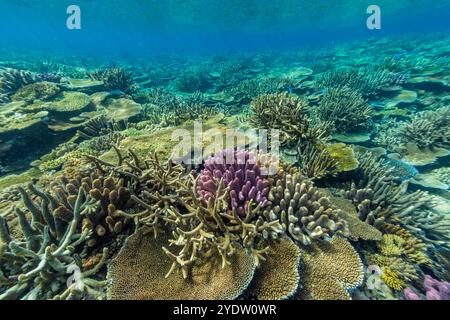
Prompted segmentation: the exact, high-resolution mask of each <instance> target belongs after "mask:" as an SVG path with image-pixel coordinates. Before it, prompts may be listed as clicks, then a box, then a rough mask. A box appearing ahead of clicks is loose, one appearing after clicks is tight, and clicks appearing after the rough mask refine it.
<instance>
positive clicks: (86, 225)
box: [50, 171, 134, 247]
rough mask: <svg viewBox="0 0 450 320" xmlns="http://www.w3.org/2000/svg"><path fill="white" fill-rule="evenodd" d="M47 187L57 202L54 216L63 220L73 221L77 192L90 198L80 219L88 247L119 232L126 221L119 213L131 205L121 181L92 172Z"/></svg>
mask: <svg viewBox="0 0 450 320" xmlns="http://www.w3.org/2000/svg"><path fill="white" fill-rule="evenodd" d="M50 188H51V193H52V194H53V196H54V197H55V199H57V201H58V203H59V206H58V207H57V208H56V209H55V211H54V215H55V216H56V217H58V218H59V219H61V220H64V221H70V220H71V219H72V212H73V206H74V200H75V199H76V195H77V194H78V192H79V190H83V192H85V193H86V194H88V195H89V200H88V202H87V203H86V205H85V206H86V210H85V215H84V217H83V220H82V230H89V231H90V235H89V236H88V241H87V245H88V246H89V247H93V246H94V245H95V244H96V243H97V241H99V240H100V239H102V238H106V237H107V236H108V234H118V233H120V232H121V231H122V230H123V229H124V227H125V225H126V224H127V223H128V222H129V221H128V220H129V219H128V218H126V217H124V216H123V215H122V214H121V213H122V211H126V210H127V209H129V208H131V207H132V206H133V204H134V202H133V201H132V199H131V195H130V191H129V189H128V188H127V185H126V182H125V180H124V179H123V178H117V177H114V176H106V175H102V174H101V173H99V172H95V171H94V172H92V173H89V174H84V175H83V174H82V173H80V174H79V175H78V176H76V177H72V178H70V179H69V178H67V177H65V176H61V177H59V178H58V179H56V181H53V182H52V183H50Z"/></svg>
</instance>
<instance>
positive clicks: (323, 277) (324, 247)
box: [297, 237, 364, 300]
mask: <svg viewBox="0 0 450 320" xmlns="http://www.w3.org/2000/svg"><path fill="white" fill-rule="evenodd" d="M300 274H301V281H300V282H301V289H300V291H299V295H298V297H297V298H298V299H314V300H350V294H349V291H351V290H353V289H355V288H357V287H359V286H360V285H361V284H362V283H363V280H364V271H363V265H362V263H361V259H360V258H359V255H358V253H357V252H356V251H355V249H354V248H353V247H352V245H351V244H350V243H349V242H348V241H346V240H345V239H342V238H340V237H334V238H333V239H332V240H331V241H330V242H323V243H319V242H318V243H314V244H313V245H311V246H308V247H306V248H305V249H304V250H303V251H302V257H301V265H300Z"/></svg>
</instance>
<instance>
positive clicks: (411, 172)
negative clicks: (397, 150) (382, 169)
mask: <svg viewBox="0 0 450 320" xmlns="http://www.w3.org/2000/svg"><path fill="white" fill-rule="evenodd" d="M385 163H386V164H387V165H389V166H391V167H393V168H394V171H393V172H392V173H393V175H394V176H396V177H397V180H399V181H405V180H409V179H411V178H413V177H414V176H416V175H417V174H418V173H419V171H418V170H417V169H416V167H414V166H412V165H410V164H407V163H406V162H403V161H401V160H396V159H389V158H388V159H386V160H385Z"/></svg>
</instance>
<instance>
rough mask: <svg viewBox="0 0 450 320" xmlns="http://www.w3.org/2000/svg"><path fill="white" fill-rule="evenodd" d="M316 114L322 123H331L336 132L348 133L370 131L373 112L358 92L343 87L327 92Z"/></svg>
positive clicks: (315, 111)
mask: <svg viewBox="0 0 450 320" xmlns="http://www.w3.org/2000/svg"><path fill="white" fill-rule="evenodd" d="M314 114H315V116H316V117H317V118H318V119H319V120H320V121H322V122H331V123H332V124H333V127H334V130H335V131H336V132H338V133H348V132H355V131H365V130H367V129H369V128H370V126H371V119H372V114H373V110H372V107H371V106H370V105H369V104H368V103H367V102H366V101H365V100H364V99H363V97H362V95H361V94H360V93H359V92H358V91H355V90H353V89H351V88H349V87H341V88H331V89H329V90H328V91H326V92H325V93H324V94H323V96H322V98H321V99H320V102H319V104H318V106H317V108H315V109H314Z"/></svg>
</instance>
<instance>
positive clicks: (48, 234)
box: [0, 184, 107, 300]
mask: <svg viewBox="0 0 450 320" xmlns="http://www.w3.org/2000/svg"><path fill="white" fill-rule="evenodd" d="M28 188H29V189H30V191H31V192H32V193H33V194H34V196H35V197H36V198H38V199H36V200H32V198H31V195H30V194H28V193H27V192H26V191H25V190H24V189H23V188H19V191H20V193H21V195H22V202H23V204H24V206H25V207H26V209H27V211H22V209H20V208H19V207H15V208H14V209H13V208H11V210H14V211H15V214H16V215H17V218H18V222H19V226H20V233H21V237H20V238H13V237H12V236H11V234H10V231H9V228H8V226H7V225H6V223H5V221H4V219H3V218H0V242H1V245H0V248H1V255H0V261H1V262H2V270H1V271H2V272H1V273H0V275H1V276H0V283H1V284H2V289H1V291H0V300H3V299H18V298H20V299H30V300H34V299H81V298H84V297H86V296H91V297H93V298H97V299H99V298H102V296H103V287H104V286H105V283H104V282H103V281H99V280H96V279H94V278H93V276H94V275H95V274H96V273H97V272H98V271H99V269H100V268H101V267H102V266H103V265H104V263H105V259H106V256H107V249H106V248H105V249H104V250H103V256H102V259H100V261H99V262H98V264H97V265H96V266H95V267H93V268H92V269H91V270H89V271H83V272H80V273H79V274H78V276H79V277H78V280H79V281H77V282H76V283H72V284H71V285H69V286H67V284H66V280H67V272H68V270H75V269H76V268H78V269H79V270H81V267H82V266H81V265H80V264H79V263H78V255H77V254H76V253H75V250H77V248H78V247H79V246H80V245H82V244H83V243H84V241H85V239H86V237H87V236H88V233H87V232H83V233H79V229H78V225H79V222H80V220H81V217H82V216H83V215H84V213H85V211H86V207H85V201H86V195H85V193H84V191H83V190H82V189H80V191H79V192H78V194H77V195H76V197H75V199H74V205H73V212H72V219H71V220H69V221H68V222H67V223H66V222H65V221H62V220H60V219H59V218H58V217H56V216H55V215H54V208H55V207H56V203H57V201H56V199H54V198H53V197H52V196H51V195H50V194H47V193H44V192H42V191H41V190H39V189H37V187H36V186H34V185H32V184H30V185H29V186H28ZM28 215H30V216H31V220H29V219H28V218H27V216H28ZM73 268H75V269H73Z"/></svg>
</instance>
